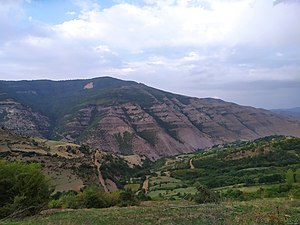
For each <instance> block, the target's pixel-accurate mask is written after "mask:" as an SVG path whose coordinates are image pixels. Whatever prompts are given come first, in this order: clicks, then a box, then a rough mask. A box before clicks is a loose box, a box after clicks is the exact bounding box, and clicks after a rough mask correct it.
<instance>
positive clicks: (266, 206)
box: [0, 199, 300, 225]
mask: <svg viewBox="0 0 300 225" xmlns="http://www.w3.org/2000/svg"><path fill="white" fill-rule="evenodd" d="M188 205H194V203H192V202H188V201H160V202H155V201H152V202H143V203H142V204H141V205H140V206H132V207H126V208H119V207H112V208H107V209H80V210H73V211H66V212H57V213H54V214H50V215H44V216H36V217H31V218H26V219H22V220H21V219H20V220H12V221H0V224H2V225H40V224H47V225H71V224H72V225H82V224H89V225H96V224H97V225H101V224H105V225H106V224H115V225H118V224H120V225H121V224H122V225H131V224H135V225H142V224H145V225H147V224H170V225H171V224H178V225H184V224H191V225H196V224H213V225H219V224H220V225H221V224H231V225H243V224H278V225H279V224H299V222H300V201H299V200H289V199H262V200H255V201H248V202H223V203H220V204H205V205H199V206H198V207H190V208H184V207H185V206H188Z"/></svg>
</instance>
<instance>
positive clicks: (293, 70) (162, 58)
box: [0, 0, 300, 109]
mask: <svg viewBox="0 0 300 225" xmlns="http://www.w3.org/2000/svg"><path fill="white" fill-rule="evenodd" d="M100 76H112V77H116V78H120V79H124V80H133V81H137V82H141V83H144V84H146V85H148V86H152V87H155V88H159V89H162V90H166V91H170V92H173V93H179V94H184V95H188V96H194V97H214V98H220V99H223V100H225V101H230V102H235V103H238V104H241V105H249V106H254V107H260V108H266V109H274V108H292V107H297V106H300V0H275V1H274V0H159V1H158V0H156V1H155V0H111V1H108V0H86V1H83V0H0V80H36V79H51V80H67V79H85V78H93V77H100Z"/></svg>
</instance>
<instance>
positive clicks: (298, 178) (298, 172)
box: [295, 168, 300, 183]
mask: <svg viewBox="0 0 300 225" xmlns="http://www.w3.org/2000/svg"><path fill="white" fill-rule="evenodd" d="M295 179H296V182H297V183H300V168H299V169H297V170H296V173H295Z"/></svg>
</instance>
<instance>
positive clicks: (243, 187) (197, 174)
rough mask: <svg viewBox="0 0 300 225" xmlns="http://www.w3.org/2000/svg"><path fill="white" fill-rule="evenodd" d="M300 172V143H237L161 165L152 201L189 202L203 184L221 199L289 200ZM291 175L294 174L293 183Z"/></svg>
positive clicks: (275, 140)
mask: <svg viewBox="0 0 300 225" xmlns="http://www.w3.org/2000/svg"><path fill="white" fill-rule="evenodd" d="M299 168H300V138H294V137H284V136H271V137H266V138H261V139H258V140H255V141H246V142H234V143H231V144H227V145H223V146H215V147H213V148H210V149H206V150H204V151H199V152H197V153H194V154H187V155H179V156H175V157H172V158H163V159H160V160H158V161H157V162H156V163H155V169H154V170H155V172H156V173H155V174H154V176H153V177H150V178H149V179H150V185H149V195H150V196H152V197H164V198H185V197H187V196H188V195H189V194H193V193H195V191H196V190H195V188H193V187H194V186H195V185H196V184H197V183H200V184H202V185H205V186H207V187H208V188H212V189H215V190H218V191H221V192H222V193H223V192H226V191H229V192H230V191H235V192H236V191H237V192H238V193H237V194H238V195H243V193H240V192H245V193H253V192H255V193H256V192H259V191H260V192H261V193H256V194H257V195H259V197H261V196H262V197H276V196H277V197H278V196H287V195H288V193H289V194H290V193H291V192H289V191H290V190H291V191H294V192H295V193H294V192H293V194H294V195H295V196H296V195H297V196H298V195H299V194H300V193H299V191H298V190H297V188H298V187H300V176H299V174H300V169H299ZM288 171H289V172H291V173H292V175H291V176H292V179H291V180H290V181H287V179H288V178H287V176H288V175H287V174H288V173H289V172H288ZM288 182H289V183H288ZM226 193H227V192H226ZM226 193H225V195H226ZM228 195H230V193H229V194H228ZM238 197H240V196H238ZM246 197H247V196H246ZM250 197H253V196H249V198H250ZM298 197H299V196H298Z"/></svg>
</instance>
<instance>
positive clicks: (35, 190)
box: [0, 161, 53, 218]
mask: <svg viewBox="0 0 300 225" xmlns="http://www.w3.org/2000/svg"><path fill="white" fill-rule="evenodd" d="M52 192H53V188H52V187H51V185H50V181H49V179H48V178H46V176H45V175H44V174H43V173H42V171H41V168H40V165H38V164H35V163H31V164H23V163H17V162H13V163H11V162H4V161H0V218H4V217H7V216H11V217H13V216H14V217H17V216H27V215H34V214H36V213H37V212H39V211H40V210H41V209H42V208H43V207H44V206H46V205H47V203H48V201H49V199H50V195H51V193H52Z"/></svg>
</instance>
